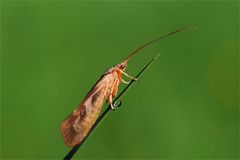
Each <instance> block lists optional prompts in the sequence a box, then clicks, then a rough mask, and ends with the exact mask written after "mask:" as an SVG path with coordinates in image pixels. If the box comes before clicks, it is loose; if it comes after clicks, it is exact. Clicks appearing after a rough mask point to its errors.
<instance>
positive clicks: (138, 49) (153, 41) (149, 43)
mask: <svg viewBox="0 0 240 160" xmlns="http://www.w3.org/2000/svg"><path fill="white" fill-rule="evenodd" d="M195 27H197V25H190V26H185V27H183V28H180V29H177V30H175V31H173V32H170V33H167V34H165V35H163V36H160V37H158V38H156V39H154V40H152V41H150V42H147V43H145V44H143V45H142V46H140V47H139V48H137V49H136V50H135V51H133V52H132V53H131V54H130V55H129V56H128V57H127V58H126V59H125V61H124V62H125V63H127V62H128V61H129V60H130V59H131V57H132V56H133V55H135V54H136V53H137V52H138V51H140V50H141V49H143V48H145V47H147V46H149V45H151V44H153V43H155V42H157V41H159V40H161V39H164V38H166V37H168V36H171V35H173V34H175V33H178V32H181V31H185V30H188V29H191V28H195Z"/></svg>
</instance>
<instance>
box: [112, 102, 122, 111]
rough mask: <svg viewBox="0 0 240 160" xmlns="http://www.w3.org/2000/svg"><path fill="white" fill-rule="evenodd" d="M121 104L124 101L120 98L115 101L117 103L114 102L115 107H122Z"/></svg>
mask: <svg viewBox="0 0 240 160" xmlns="http://www.w3.org/2000/svg"><path fill="white" fill-rule="evenodd" d="M121 105H122V101H121V100H120V101H117V102H115V103H114V104H113V106H114V109H116V108H118V107H120V106H121Z"/></svg>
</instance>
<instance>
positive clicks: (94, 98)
mask: <svg viewBox="0 0 240 160" xmlns="http://www.w3.org/2000/svg"><path fill="white" fill-rule="evenodd" d="M192 27H193V26H187V27H184V28H180V29H178V30H176V31H173V32H170V33H168V34H165V35H163V36H161V37H159V38H157V39H154V40H152V41H150V42H148V43H145V44H143V45H142V46H140V47H139V48H137V49H136V50H135V51H133V52H132V53H131V54H130V55H129V56H128V57H127V58H126V59H125V60H124V61H123V62H122V63H120V64H117V65H115V66H114V67H112V68H109V69H108V70H107V71H105V72H104V73H103V74H102V76H101V77H100V79H99V80H98V81H97V82H96V83H95V85H94V86H93V87H92V89H91V90H90V91H89V92H88V94H87V96H86V97H85V98H84V99H83V100H82V102H81V103H80V104H79V106H78V107H77V108H76V109H75V110H74V111H73V112H72V113H71V114H70V115H69V116H68V117H67V118H66V119H65V120H64V121H63V122H62V124H61V127H60V129H61V135H62V137H63V140H64V143H65V144H66V145H67V146H69V147H73V146H75V145H77V144H79V143H80V142H81V141H82V140H83V138H84V137H85V136H86V135H87V133H88V132H89V130H90V129H91V127H92V126H93V124H94V123H95V122H96V120H97V118H98V116H99V114H100V112H101V109H102V106H103V102H104V100H106V102H107V103H108V104H109V105H110V106H111V108H112V109H115V106H114V104H112V102H113V98H114V97H115V96H116V94H117V91H118V86H119V84H121V83H125V84H128V83H129V81H124V80H123V78H122V76H123V75H124V76H126V77H127V78H129V79H130V80H137V79H136V78H134V77H132V76H130V75H128V74H127V73H125V72H124V70H125V69H126V67H127V63H128V61H129V60H130V59H131V58H132V56H133V55H135V54H136V53H137V52H138V51H140V50H141V49H143V48H145V47H146V46H148V45H150V44H152V43H154V42H157V41H159V40H160V39H163V38H166V37H168V36H170V35H173V34H175V33H177V32H180V31H183V30H186V29H189V28H192Z"/></svg>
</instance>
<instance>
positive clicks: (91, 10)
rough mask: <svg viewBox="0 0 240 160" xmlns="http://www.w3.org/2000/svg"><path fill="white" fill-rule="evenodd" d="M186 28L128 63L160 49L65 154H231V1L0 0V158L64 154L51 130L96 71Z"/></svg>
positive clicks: (235, 15)
mask: <svg viewBox="0 0 240 160" xmlns="http://www.w3.org/2000/svg"><path fill="white" fill-rule="evenodd" d="M189 24H197V25H199V28H198V29H195V30H190V31H186V32H182V33H178V34H176V35H174V36H172V37H170V38H167V39H164V40H162V41H161V42H159V43H157V44H154V45H152V46H150V47H148V48H146V49H144V50H143V51H141V52H140V53H139V54H138V55H136V56H135V57H134V58H133V59H132V60H131V61H130V62H129V65H128V69H127V70H126V72H127V73H129V74H130V75H135V74H136V73H138V71H139V70H140V69H141V68H142V67H143V66H144V65H145V64H146V63H147V62H148V61H149V60H150V59H151V58H152V57H153V56H155V55H156V54H157V53H158V52H161V53H162V55H161V56H160V57H159V59H158V60H157V62H156V63H154V64H153V65H152V66H151V68H150V69H149V70H147V72H146V73H144V75H143V76H142V77H141V79H140V81H139V83H136V84H135V85H134V86H133V87H132V88H131V90H129V92H127V94H126V95H125V97H124V99H123V107H122V108H120V109H119V110H117V111H114V112H111V113H110V114H109V115H108V116H107V117H106V118H105V119H104V121H103V123H101V125H100V126H99V127H98V128H97V129H96V130H95V132H94V133H93V135H92V136H91V137H90V138H89V139H88V141H87V142H86V143H85V144H84V146H83V147H82V148H81V149H80V150H79V151H78V153H77V154H76V156H75V158H85V159H86V158H90V159H93V158H104V159H107V158H108V159H126V158H130V159H131V158H138V159H139V158H141V159H152V158H156V159H168V158H171V159H186V158H189V159H196V158H198V159H217V158H219V159H220V158H221V159H234V158H235V159H237V158H239V108H238V107H239V104H238V102H239V101H238V100H239V90H238V89H239V88H238V87H239V86H238V83H239V79H238V73H239V72H238V71H239V70H238V67H239V64H238V63H239V57H238V56H239V50H238V49H239V48H238V47H239V46H238V45H239V1H225V2H224V1H198V2H197V1H196V2H191V1H169V2H167V1H149V2H147V1H141V2H136V1H132V2H126V1H125V2H124V1H122V2H121V1H118V2H113V1H102V2H97V1H91V2H86V1H36V2H34V1H20V2H18V1H1V86H2V87H1V158H2V159H27V158H28V159H42V158H48V159H61V158H63V157H64V155H65V154H66V153H67V152H68V151H69V150H70V148H68V147H66V146H65V145H64V143H63V141H62V138H61V136H60V131H59V125H60V123H61V122H62V120H64V118H65V117H66V116H67V115H68V114H69V113H70V112H72V111H73V109H74V108H75V107H76V106H77V105H78V104H79V103H80V101H81V100H82V99H83V98H84V96H85V95H86V93H87V92H88V91H89V89H90V88H91V87H92V85H93V84H94V83H95V82H96V81H97V79H98V78H99V77H100V75H101V74H102V73H103V72H104V71H105V70H106V69H107V68H109V67H111V66H113V65H115V64H117V63H119V62H121V61H122V60H123V59H124V58H125V57H126V56H127V55H128V54H129V53H131V52H132V51H133V50H134V49H136V48H137V47H139V45H141V44H143V43H144V42H147V41H149V40H152V39H154V38H156V37H158V36H160V35H162V34H165V33H167V32H170V31H173V30H175V29H177V28H181V27H183V26H186V25H189ZM122 88H123V86H122V85H121V86H120V89H122ZM105 107H106V106H105Z"/></svg>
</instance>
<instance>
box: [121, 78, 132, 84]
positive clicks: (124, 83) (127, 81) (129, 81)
mask: <svg viewBox="0 0 240 160" xmlns="http://www.w3.org/2000/svg"><path fill="white" fill-rule="evenodd" d="M122 82H123V83H124V84H129V83H130V81H127V82H126V81H124V79H122Z"/></svg>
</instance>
